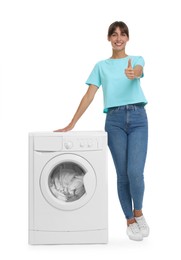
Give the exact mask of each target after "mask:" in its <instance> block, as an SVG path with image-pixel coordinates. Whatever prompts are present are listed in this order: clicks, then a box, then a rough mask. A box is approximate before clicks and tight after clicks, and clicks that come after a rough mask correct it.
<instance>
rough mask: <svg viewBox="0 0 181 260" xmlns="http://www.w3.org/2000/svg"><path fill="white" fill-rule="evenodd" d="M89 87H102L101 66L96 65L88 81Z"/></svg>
mask: <svg viewBox="0 0 181 260" xmlns="http://www.w3.org/2000/svg"><path fill="white" fill-rule="evenodd" d="M86 84H87V85H91V84H92V85H95V86H96V87H98V88H99V87H100V86H101V77H100V71H99V65H98V64H96V65H95V66H94V68H93V70H92V72H91V74H90V75H89V77H88V79H87V81H86Z"/></svg>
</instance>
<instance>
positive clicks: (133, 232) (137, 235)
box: [126, 222, 143, 241]
mask: <svg viewBox="0 0 181 260" xmlns="http://www.w3.org/2000/svg"><path fill="white" fill-rule="evenodd" d="M126 233H127V235H128V237H129V239H131V240H135V241H141V240H143V235H142V233H141V231H140V229H139V226H138V224H137V223H136V222H135V223H133V224H129V226H128V227H127V230H126Z"/></svg>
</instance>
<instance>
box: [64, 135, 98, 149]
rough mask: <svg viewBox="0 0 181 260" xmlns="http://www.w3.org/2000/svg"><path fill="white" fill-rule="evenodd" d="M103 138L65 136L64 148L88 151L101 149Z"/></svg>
mask: <svg viewBox="0 0 181 260" xmlns="http://www.w3.org/2000/svg"><path fill="white" fill-rule="evenodd" d="M101 149H102V140H101V138H100V137H80V136H76V137H75V136H67V137H66V136H64V137H63V150H66V151H67V150H72V151H81V150H82V151H83V150H84V151H87V150H89V151H90V150H101Z"/></svg>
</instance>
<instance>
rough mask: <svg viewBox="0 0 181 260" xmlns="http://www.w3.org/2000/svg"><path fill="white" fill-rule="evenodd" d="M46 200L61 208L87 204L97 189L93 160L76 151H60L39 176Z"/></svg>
mask: <svg viewBox="0 0 181 260" xmlns="http://www.w3.org/2000/svg"><path fill="white" fill-rule="evenodd" d="M40 188H41V191H42V194H43V196H44V198H45V199H46V201H47V202H48V203H49V204H50V205H52V206H53V207H55V208H57V209H60V210H76V209H78V208H80V207H82V206H84V205H85V204H87V203H88V202H89V201H90V200H91V198H92V197H93V195H94V193H95V190H96V174H95V171H94V169H93V167H92V166H91V164H90V163H89V162H88V161H87V160H86V159H84V158H83V157H81V156H79V155H76V154H61V155H58V156H55V157H53V158H52V159H51V160H50V161H48V162H47V164H46V165H45V167H44V168H43V170H42V173H41V177H40Z"/></svg>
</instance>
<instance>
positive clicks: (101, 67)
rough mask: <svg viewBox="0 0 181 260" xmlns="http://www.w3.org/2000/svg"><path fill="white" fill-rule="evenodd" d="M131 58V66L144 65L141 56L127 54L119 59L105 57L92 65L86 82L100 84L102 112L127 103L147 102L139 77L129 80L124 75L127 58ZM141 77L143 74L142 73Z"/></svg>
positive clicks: (144, 103) (98, 85) (143, 103)
mask: <svg viewBox="0 0 181 260" xmlns="http://www.w3.org/2000/svg"><path fill="white" fill-rule="evenodd" d="M129 59H131V64H132V67H133V68H134V67H135V66H136V65H141V66H142V67H144V64H145V62H144V59H143V57H141V56H127V57H125V58H121V59H106V60H102V61H99V62H98V63H96V65H95V66H94V68H93V70H92V72H91V74H90V76H89V77H88V79H87V81H86V84H87V85H91V84H92V85H95V86H96V87H98V88H99V87H100V86H101V85H102V89H103V97H104V113H107V111H108V108H111V107H118V106H124V105H129V104H137V103H141V104H142V105H146V104H147V100H146V98H145V96H144V94H143V91H142V89H141V85H140V79H139V78H138V79H133V80H130V79H128V78H127V77H126V75H125V69H126V68H127V67H128V60H129ZM142 77H143V75H142Z"/></svg>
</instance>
